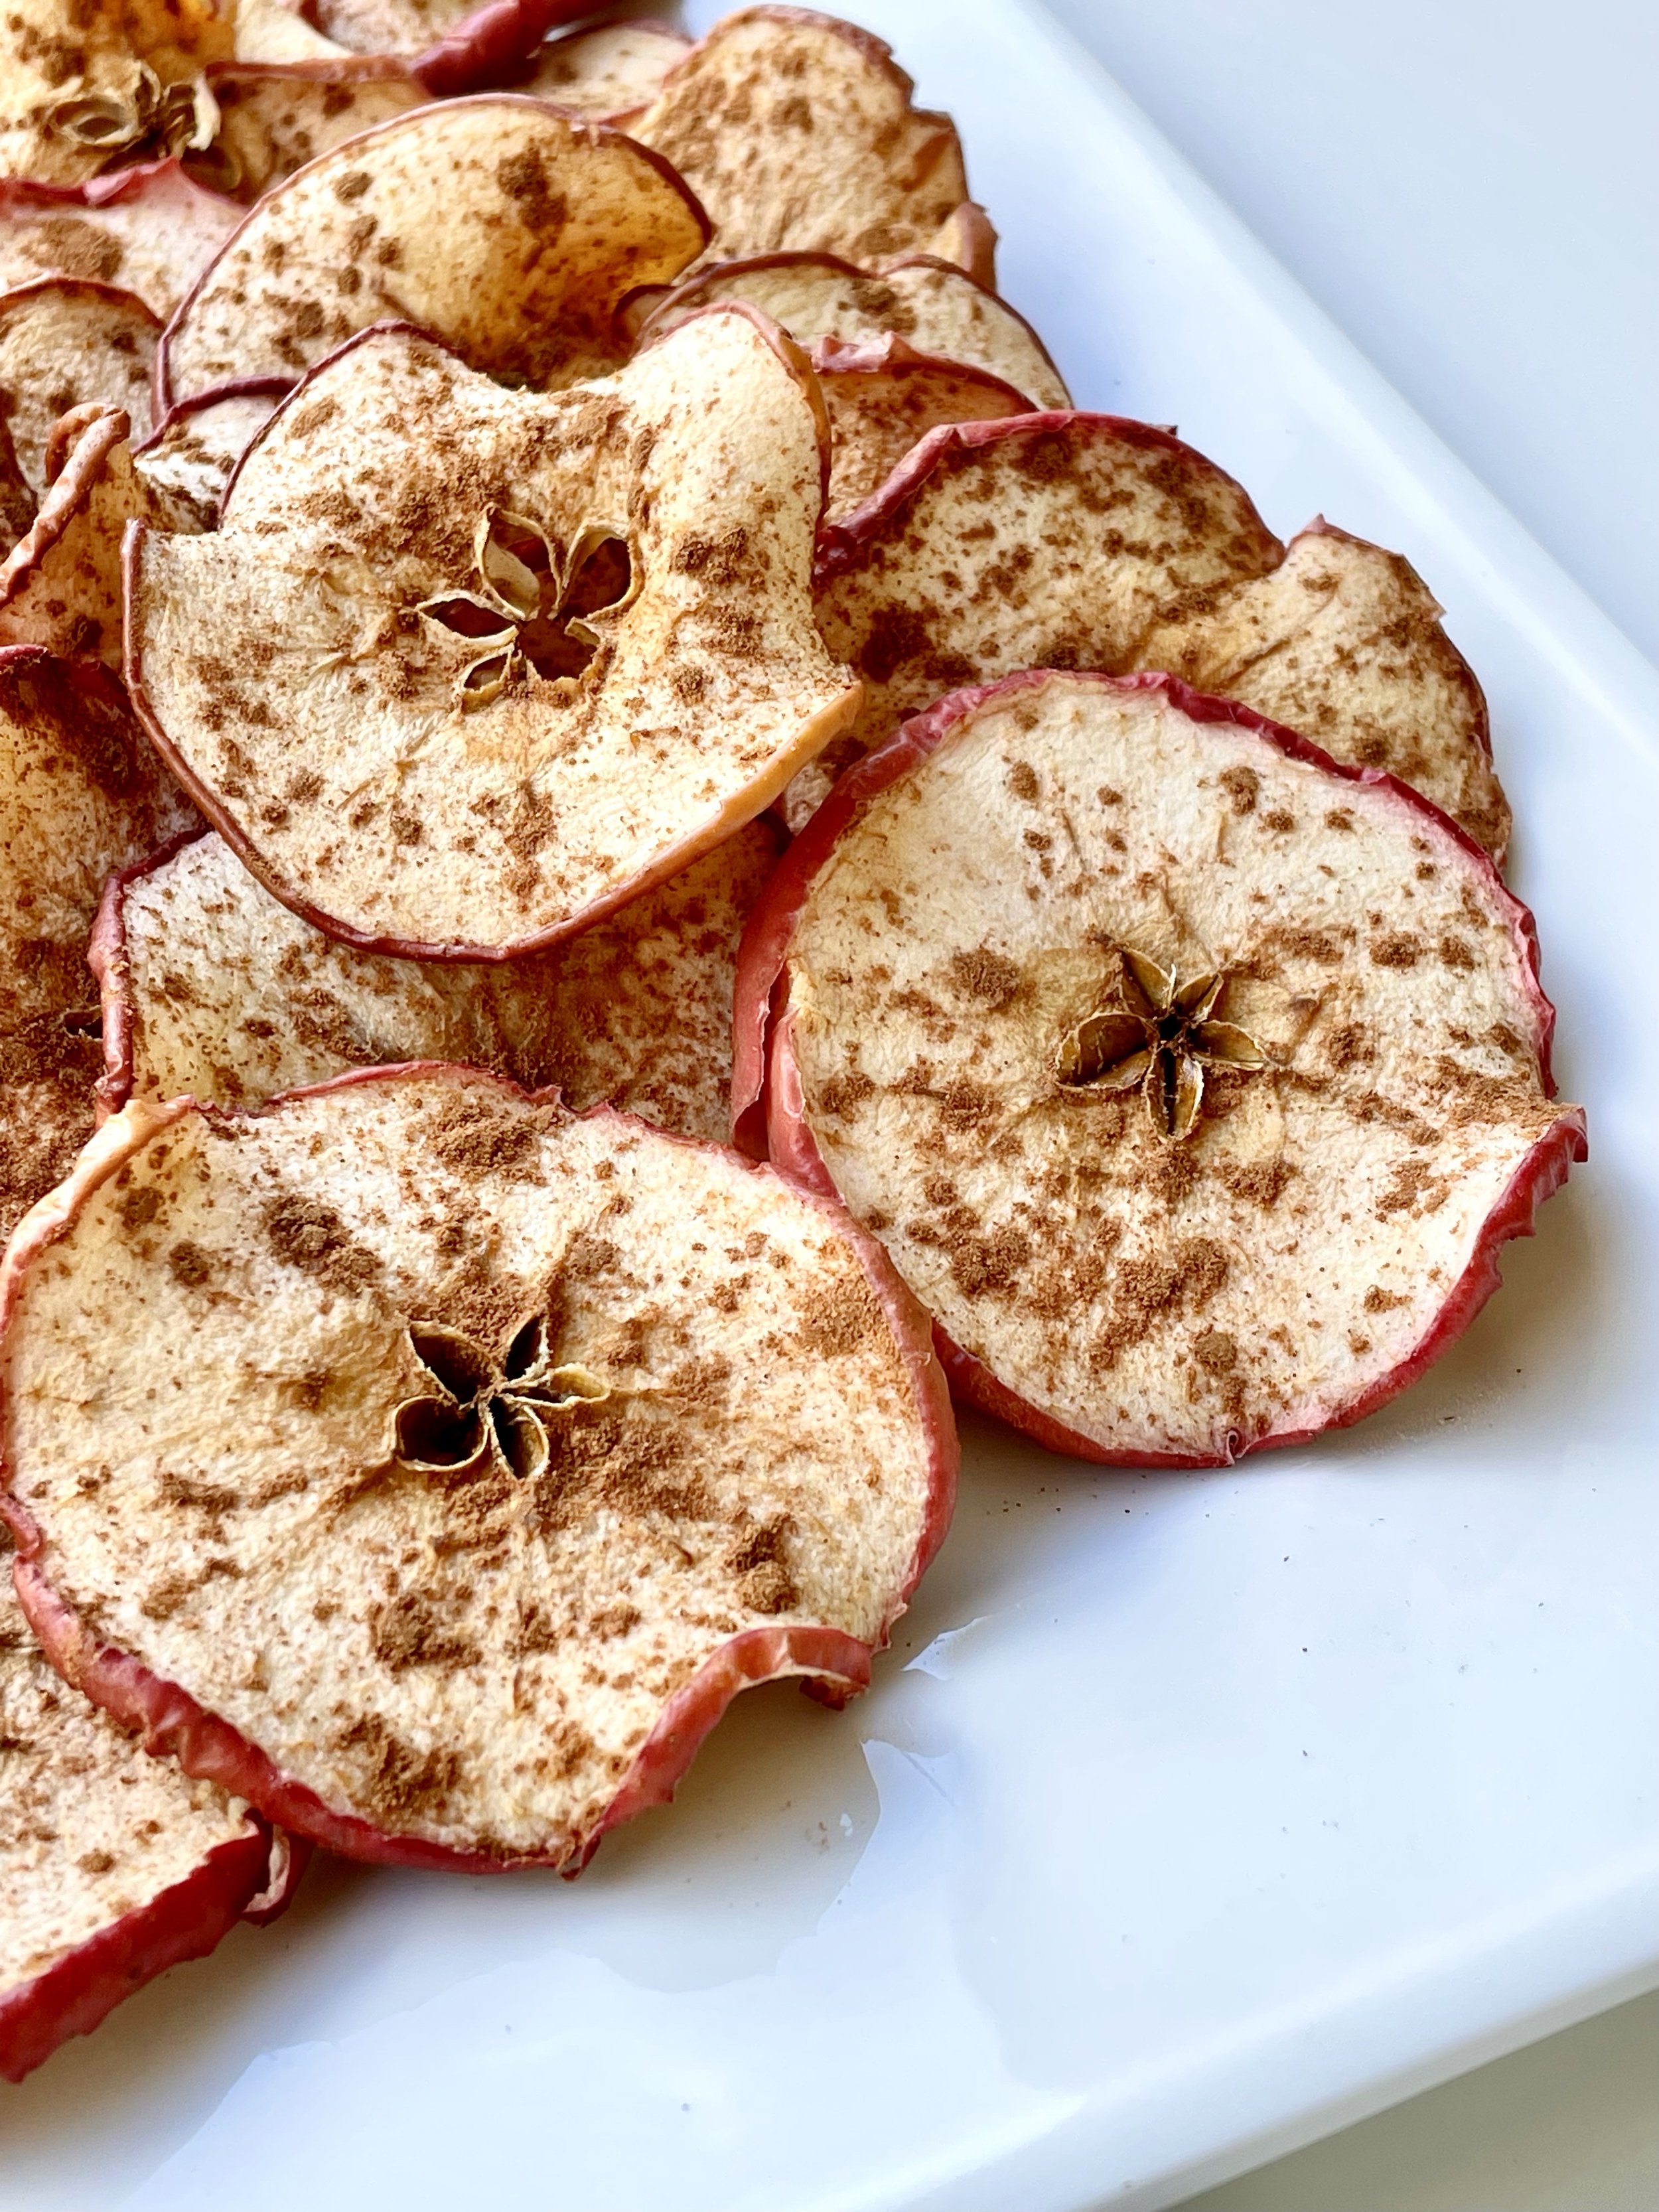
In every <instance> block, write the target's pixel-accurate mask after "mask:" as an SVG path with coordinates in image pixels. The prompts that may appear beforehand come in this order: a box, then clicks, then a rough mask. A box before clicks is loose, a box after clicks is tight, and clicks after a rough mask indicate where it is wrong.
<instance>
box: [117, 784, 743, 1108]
mask: <svg viewBox="0 0 1659 2212" xmlns="http://www.w3.org/2000/svg"><path fill="white" fill-rule="evenodd" d="M777 853H778V839H777V836H776V835H775V832H774V830H773V829H772V827H771V825H770V823H769V821H766V820H762V821H757V822H751V823H748V824H747V825H746V826H745V827H744V829H740V830H738V834H737V836H735V837H731V838H728V839H727V841H726V843H725V844H724V845H722V846H720V848H719V849H718V850H717V851H715V852H713V853H708V854H704V856H703V858H702V860H696V861H694V862H693V863H692V865H691V866H690V867H689V868H687V869H685V870H684V872H683V873H681V874H680V875H678V876H676V877H674V878H672V880H671V882H669V883H666V884H661V885H659V888H658V889H657V890H653V891H647V892H646V894H645V895H644V896H643V897H642V898H637V899H634V900H631V901H630V902H629V904H628V905H627V906H625V907H621V908H618V909H617V912H616V913H615V914H614V915H611V917H610V918H609V920H607V921H602V922H599V923H598V924H596V925H595V927H593V928H592V929H589V930H585V931H584V932H583V933H582V934H581V935H580V937H575V938H572V939H570V940H569V941H568V943H567V944H564V945H559V946H557V947H556V948H555V949H554V950H553V951H550V952H543V953H536V954H532V956H531V957H529V958H527V959H524V960H514V961H510V962H507V963H497V964H495V965H493V966H489V967H479V968H467V967H458V966H455V965H453V964H452V963H436V962H431V961H412V960H386V959H382V958H378V957H375V956H374V954H372V953H364V952H354V951H352V950H351V949H350V948H349V946H347V945H337V944H336V943H335V941H334V939H332V938H329V937H325V936H324V935H323V934H322V933H321V931H320V930H316V929H313V928H312V927H311V925H310V924H309V923H308V922H304V921H301V920H300V918H299V916H298V915H294V914H290V913H289V910H288V908H286V907H285V906H283V905H280V904H279V903H278V902H277V901H276V900H275V899H273V898H272V897H271V896H270V893H269V892H268V891H266V890H264V889H263V887H262V886H261V885H260V884H258V883H257V882H256V881H255V880H254V878H252V876H250V875H249V874H248V872H247V871H246V869H245V868H244V867H243V866H241V864H240V861H239V860H237V859H236V858H235V856H234V854H232V853H231V851H230V849H229V848H228V846H227V845H226V844H225V843H224V842H223V841H222V839H221V838H219V837H216V836H211V835H209V836H204V837H197V838H194V839H192V840H191V842H188V843H186V844H185V845H183V846H182V847H181V848H179V849H177V850H171V849H167V848H164V850H163V853H162V854H161V855H160V856H158V857H157V858H156V859H155V860H149V861H146V862H145V863H143V865H142V866H139V867H137V868H132V869H128V870H125V871H124V872H122V873H120V874H118V875H116V876H112V878H110V881H109V884H107V886H106V890H105V893H104V902H103V906H102V908H101V909H100V914H99V917H98V922H97V925H96V927H95V928H94V932H93V939H92V948H91V952H90V956H89V957H90V960H91V964H92V968H93V971H94V974H95V975H97V977H98V979H99V981H100V984H101V986H102V990H103V1005H104V1064H105V1075H104V1078H103V1080H102V1082H101V1083H100V1086H99V1088H100V1095H101V1097H102V1098H103V1100H104V1102H105V1103H106V1106H108V1107H111V1108H118V1107H121V1106H124V1105H125V1103H126V1102H127V1100H128V1098H129V1097H137V1098H141V1099H148V1100H150V1101H158V1100H161V1099H164V1098H175V1097H181V1096H182V1095H183V1094H184V1093H185V1092H186V1091H188V1092H189V1093H190V1094H191V1097H196V1098H200V1099H203V1100H204V1101H209V1102H211V1103H216V1104H220V1105H227V1106H253V1105H257V1104H258V1103H260V1101H262V1100H263V1099H265V1098H269V1097H271V1096H272V1094H273V1093H275V1092H276V1091H289V1090H295V1089H298V1088H299V1087H300V1086H301V1085H306V1084H313V1083H321V1082H325V1081H326V1080H328V1079H330V1078H331V1077H333V1076H336V1075H340V1074H343V1073H345V1072H346V1070H347V1069H349V1068H352V1067H370V1066H376V1065H384V1064H385V1063H386V1062H388V1061H394V1060H462V1061H465V1062H466V1063H467V1064H468V1065H469V1066H474V1067H482V1068H484V1069H486V1070H488V1071H489V1072H490V1073H495V1074H498V1075H504V1076H507V1077H508V1078H510V1079H512V1080H513V1082H515V1083H519V1084H521V1085H524V1087H525V1088H526V1090H540V1089H544V1088H546V1087H548V1086H550V1085H557V1086H558V1088H559V1090H560V1091H561V1093H562V1096H563V1097H564V1100H565V1103H567V1104H568V1105H569V1106H571V1107H573V1108H574V1109H579V1110H580V1109H586V1108H587V1107H589V1106H592V1105H597V1104H599V1103H608V1104H611V1105H612V1106H617V1107H621V1108H624V1109H627V1110H628V1111H629V1112H631V1113H635V1114H638V1115H641V1116H642V1117H643V1118H644V1119H645V1120H646V1121H653V1122H654V1123H655V1124H656V1125H657V1126H658V1127H659V1128H665V1129H671V1130H674V1131H676V1132H678V1133H679V1134H680V1135H682V1136H690V1137H706V1138H709V1139H713V1140H714V1141H715V1142H724V1141H725V1139H726V1137H727V1136H728V1135H729V1133H730V1121H729V1118H728V1116H729V1107H730V1097H731V1089H732V983H733V979H734V976H735V973H736V967H737V951H738V939H739V937H740V936H741V934H742V931H743V926H744V922H745V921H747V920H748V917H749V915H750V911H751V910H752V908H753V907H754V905H755V902H756V901H757V899H758V897H759V896H760V893H761V890H762V888H763V885H764V884H765V882H766V879H767V878H768V876H769V875H770V873H771V872H772V868H773V865H774V863H775V860H776V859H777Z"/></svg>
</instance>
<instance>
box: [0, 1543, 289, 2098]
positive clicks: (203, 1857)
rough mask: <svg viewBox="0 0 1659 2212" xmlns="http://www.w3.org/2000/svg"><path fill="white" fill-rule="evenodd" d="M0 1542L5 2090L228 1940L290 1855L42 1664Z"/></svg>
mask: <svg viewBox="0 0 1659 2212" xmlns="http://www.w3.org/2000/svg"><path fill="white" fill-rule="evenodd" d="M11 1565H12V1562H11V1560H10V1559H9V1557H8V1556H6V1554H5V1552H4V1550H3V1546H0V1883H3V1886H4V1893H5V1899H6V1912H5V1918H4V1923H3V1932H0V2080H4V2081H21V2080H22V2079H23V2076H24V2075H26V2074H30V2073H33V2070H34V2069H35V2068H36V2067H37V2066H39V2065H40V2063H41V2062H42V2060H44V2059H46V2058H49V2057H51V2056H52V2052H53V2051H56V2050H57V2048H58V2045H60V2044H61V2043H64V2042H66V2041H67V2040H68V2039H69V2038H70V2036H74V2035H88V2034H90V2033H91V2032H92V2030H93V2029H94V2027H97V2026H98V2025H99V2023H100V2021H102V2020H104V2019H105V2018H106V2015H108V2014H109V2013H110V2012H112V2010H113V2009H114V2008H115V2007H116V2006H117V2005H118V2004H119V2003H120V2002H121V2000H122V1998H123V1997H126V1996H131V1994H132V1992H133V1991H134V1990H137V1989H139V1988H142V1986H143V1984H144V1983H146V1982H148V1981H150V1980H152V1979H153V1978H154V1977H155V1975H157V1974H159V1973H162V1972H165V1971H166V1969H167V1967H169V1966H177V1965H178V1964H179V1962H180V1961H181V1960H185V1959H199V1958H202V1957H204V1956H205V1954H207V1953H208V1952H210V1951H211V1950H212V1949H213V1948H214V1946H215V1945H216V1943H217V1942H219V1941H220V1939H221V1937H222V1936H225V1935H227V1934H228V1932H229V1930H230V1929H232V1928H233V1927H234V1925H235V1923H236V1922H237V1921H238V1920H239V1919H241V1918H243V1917H246V1912H247V1908H248V1906H249V1905H252V1904H253V1903H254V1901H255V1900H256V1899H257V1898H258V1897H259V1895H260V1894H261V1893H263V1892H265V1891H268V1890H269V1889H270V1887H271V1883H272V1879H273V1861H274V1860H280V1859H282V1858H284V1857H286V1850H287V1845H286V1839H285V1838H284V1839H281V1840H280V1841H279V1840H278V1839H277V1838H274V1837H273V1835H272V1832H271V1831H270V1828H269V1827H268V1826H266V1824H265V1822H264V1820H261V1819H260V1818H259V1817H258V1814H252V1813H250V1812H249V1810H248V1808H247V1807H246V1805H245V1804H243V1803H242V1802H240V1800H239V1799H235V1798H230V1797H227V1796H225V1795H224V1793H223V1791H222V1790H218V1789H216V1787H215V1786H214V1784H212V1783H210V1782H194V1781H191V1780H190V1779H189V1778H187V1777H186V1776H185V1775H184V1774H182V1773H180V1771H179V1769H178V1767H177V1766H175V1765H173V1762H172V1761H171V1760H170V1759H150V1758H148V1757H147V1756H146V1755H145V1753H143V1750H142V1749H141V1748H140V1747H139V1746H138V1745H137V1744H135V1743H133V1742H132V1741H130V1740H129V1738H128V1737H126V1736H125V1735H123V1734H122V1732H121V1730H120V1729H118V1728H117V1727H116V1725H115V1723H114V1722H113V1721H112V1720H111V1719H110V1717H109V1716H108V1715H107V1714H106V1713H103V1712H100V1711H99V1710H98V1708H97V1707H96V1706H95V1705H88V1702H87V1701H86V1699H84V1698H83V1697H82V1695H81V1693H80V1692H79V1691H77V1690H73V1689H70V1687H69V1686H68V1685H67V1684H66V1683H64V1681H63V1680H61V1679H60V1678H59V1677H58V1675H57V1674H54V1673H53V1671H52V1668H51V1667H50V1666H49V1665H48V1664H47V1663H46V1658H45V1656H44V1655H43V1654H42V1652H41V1650H40V1647H39V1645H38V1644H36V1642H35V1640H34V1638H33V1635H31V1633H30V1632H29V1628H28V1624H27V1621H26V1620H25V1619H24V1617H23V1613H22V1611H21V1608H20V1607H19V1605H18V1602H17V1599H16V1597H15V1595H14V1592H13V1589H12V1584H11Z"/></svg>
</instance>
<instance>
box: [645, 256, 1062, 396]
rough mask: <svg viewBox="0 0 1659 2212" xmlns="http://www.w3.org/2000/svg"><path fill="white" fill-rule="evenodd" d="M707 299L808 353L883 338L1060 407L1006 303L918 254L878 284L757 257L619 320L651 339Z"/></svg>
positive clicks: (1056, 387)
mask: <svg viewBox="0 0 1659 2212" xmlns="http://www.w3.org/2000/svg"><path fill="white" fill-rule="evenodd" d="M717 300H747V301H749V302H750V305H751V306H754V307H758V308H759V309H760V310H761V312H762V313H763V314H768V315H770V316H771V317H772V319H774V321H775V322H779V323H781V324H782V325H783V327H784V329H785V330H787V331H788V333H789V335H790V337H793V339H794V340H795V341H796V343H798V344H800V345H803V346H805V347H806V348H807V349H809V350H810V349H812V348H814V347H816V346H817V344H818V343H820V342H821V341H822V340H823V339H825V338H839V339H842V341H844V342H845V343H848V344H849V345H852V344H857V343H860V341H865V340H877V341H878V340H880V339H882V338H884V337H887V336H888V335H889V334H891V335H892V336H893V337H900V338H903V339H905V340H906V341H907V342H908V343H909V344H911V345H913V346H914V347H915V349H916V351H917V352H918V353H925V354H933V355H936V356H939V358H940V359H941V360H945V361H955V362H962V364H963V366H964V367H965V368H980V369H983V370H984V371H985V372H986V373H987V375H991V376H1000V378H1001V379H1002V380H1003V381H1004V382H1005V383H1006V384H1012V386H1013V387H1014V389H1015V390H1016V391H1017V392H1028V393H1029V394H1030V397H1031V398H1032V400H1033V401H1034V402H1035V403H1036V405H1037V406H1039V407H1069V406H1070V405H1071V404H1072V403H1071V399H1070V398H1069V396H1068V395H1067V393H1066V386H1065V385H1064V384H1063V383H1062V382H1061V381H1060V371H1059V370H1058V369H1057V368H1055V367H1054V363H1053V362H1052V361H1050V360H1049V358H1048V354H1047V352H1046V351H1045V350H1044V349H1043V344H1042V339H1041V338H1040V337H1038V336H1037V334H1036V331H1034V330H1033V329H1032V328H1031V325H1030V324H1029V323H1028V322H1027V321H1026V320H1025V319H1024V316H1023V315H1017V314H1016V313H1014V310H1013V309H1012V307H1010V306H1009V305H1008V303H1007V301H1006V300H1000V299H998V297H997V295H996V294H995V293H994V292H992V291H988V290H987V289H986V288H985V286H983V285H982V284H979V283H975V280H974V279H973V278H972V277H971V276H969V274H968V273H967V271H966V270H963V269H957V268H952V267H951V266H949V265H948V264H946V263H945V262H943V261H937V260H932V259H929V258H926V257H925V256H923V255H921V254H916V255H913V256H911V257H910V258H908V260H904V261H899V262H896V263H895V264H893V266H892V267H891V268H890V269H889V270H886V271H885V273H884V274H883V275H881V276H872V274H871V273H870V271H869V270H864V269H855V268H854V266H853V264H852V263H851V262H850V261H842V260H838V259H837V258H836V256H835V255H834V254H833V253H771V254H762V255H759V256H758V257H757V258H755V259H753V260H750V261H723V262H720V263H719V264H717V265H716V266H715V267H714V268H713V269H708V270H704V272H703V273H702V275H701V276H688V277H687V278H686V280H685V282H684V283H683V284H678V285H676V286H674V287H673V288H672V289H670V290H667V291H663V292H657V293H641V295H639V296H638V297H637V298H636V299H635V300H634V301H624V302H623V309H622V313H623V319H624V321H625V322H626V321H631V322H633V323H634V324H635V325H636V326H637V327H638V328H639V330H640V331H641V335H642V336H643V335H645V334H647V333H650V334H653V335H659V334H660V333H661V332H662V331H665V330H667V329H669V328H671V325H673V324H675V323H677V322H683V321H684V319H685V317H686V316H687V315H689V314H693V313H696V310H697V309H698V308H699V307H708V306H710V305H711V304H712V303H713V302H714V301H717Z"/></svg>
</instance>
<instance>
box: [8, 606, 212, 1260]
mask: <svg viewBox="0 0 1659 2212" xmlns="http://www.w3.org/2000/svg"><path fill="white" fill-rule="evenodd" d="M190 819H191V816H190V812H189V810H188V808H187V807H185V805H183V804H182V803H181V802H180V801H179V798H178V796H177V794H176V793H174V792H173V788H172V787H171V785H170V784H169V783H168V782H167V778H166V777H165V776H164V775H163V774H162V772H161V767H160V764H159V763H158V762H157V761H156V759H155V755H154V754H153V753H152V752H151V750H150V749H149V746H148V745H147V744H145V743H144V738H143V732H142V731H140V730H139V728H138V727H137V724H136V723H135V722H134V720H133V719H132V715H131V710H130V709H129V708H128V706H127V703H126V699H125V695H124V694H123V692H122V690H121V687H120V685H119V684H117V683H116V682H115V680H114V678H112V676H110V674H109V673H108V671H106V669H103V668H100V667H99V666H98V665H97V664H96V663H95V662H79V663H71V662H69V661H64V660H59V659H54V658H53V656H52V654H51V653H43V652H40V650H39V649H38V648H36V647H33V646H26V645H14V646H7V647H0V918H3V929H0V1239H3V1238H4V1237H8V1236H9V1235H10V1233H11V1231H12V1228H13V1225H14V1224H15V1222H16V1220H17V1218H18V1217H19V1215H20V1214H21V1213H22V1212H24V1211H25V1210H26V1209H27V1207H28V1206H32V1205H33V1203H34V1201H35V1200H36V1199H37V1198H39V1197H40V1195H41V1194H42V1193H43V1192H45V1191H48V1190H50V1189H51V1188H52V1185H53V1184H54V1183H56V1182H58V1181H59V1180H60V1179H61V1178H62V1176H64V1173H65V1171H66V1170H67V1169H68V1167H69V1164H70V1161H71V1160H72V1159H73V1158H74V1157H75V1155H76V1152H78V1151H79V1150H80V1148H81V1146H82V1143H83V1142H84V1141H85V1139H86V1138H87V1136H88V1134H89V1133H90V1131H91V1128H92V1123H93V1109H94V1094H93V1088H92V1086H93V1084H94V1081H95V1080H96V1079H97V1077H98V1074H99V1072H100V1066H101V1062H102V1056H101V1054H100V1051H99V1048H98V1031H99V1018H98V1005H97V992H96V987H95V986H94V983H93V981H92V978H91V976H90V975H88V973H87V968H86V949H87V935H88V931H89V930H90V928H91V927H92V921H93V917H94V915H95V914H96V912H97V909H98V900H99V894H100V890H101V889H102V886H103V881H104V878H105V877H106V875H107V874H108V873H109V872H110V870H111V869H112V868H124V867H128V866H131V864H132V862H133V861H135V860H139V859H141V858H142V857H143V854H145V853H146V852H148V851H149V850H150V849H151V848H153V847H154V846H155V844H156V843H157V842H160V841H161V839H163V838H166V837H169V836H173V835H174V834H175V833H176V832H177V831H178V830H179V829H181V828H183V827H184V826H185V824H186V823H188V822H189V821H190Z"/></svg>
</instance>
